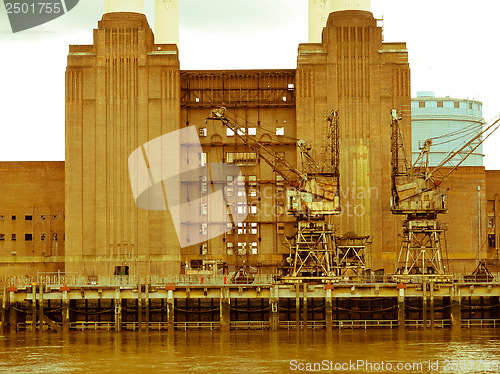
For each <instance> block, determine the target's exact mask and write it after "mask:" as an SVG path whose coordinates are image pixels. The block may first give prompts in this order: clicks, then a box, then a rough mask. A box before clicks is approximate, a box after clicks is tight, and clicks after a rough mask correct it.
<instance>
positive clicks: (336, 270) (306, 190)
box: [207, 107, 345, 282]
mask: <svg viewBox="0 0 500 374" xmlns="http://www.w3.org/2000/svg"><path fill="white" fill-rule="evenodd" d="M207 119H209V120H219V121H221V122H222V123H223V124H224V125H225V126H226V127H227V128H229V129H231V130H232V132H233V133H234V135H235V136H237V137H238V138H239V139H240V140H241V141H242V142H243V143H244V144H245V145H247V146H248V147H249V148H250V149H251V150H252V151H253V152H255V153H256V154H257V155H258V156H259V157H260V158H261V159H262V160H264V161H265V162H266V163H267V164H268V165H269V166H271V168H272V169H273V171H275V172H276V173H278V174H279V175H280V176H281V177H282V179H283V182H284V184H286V185H287V186H288V188H287V191H286V210H287V213H288V214H291V215H293V216H294V217H295V218H296V220H297V221H296V225H297V230H296V232H295V234H294V235H293V236H290V237H287V238H286V240H287V243H288V246H289V248H290V253H289V256H288V257H287V258H286V260H285V262H286V265H285V266H284V267H283V269H282V270H283V276H282V280H284V281H292V282H295V281H298V282H301V281H305V280H318V279H319V280H323V281H324V280H325V279H333V278H334V277H336V276H339V275H341V269H340V268H341V267H342V264H341V263H340V262H341V259H342V257H345V256H344V254H343V253H339V252H338V249H337V246H336V245H335V237H334V230H333V226H332V225H331V224H329V223H328V222H327V220H326V217H328V216H334V215H338V214H340V212H341V207H340V200H339V195H340V192H339V191H340V184H339V183H340V173H339V137H338V134H339V121H338V119H339V115H338V113H337V112H336V111H332V112H331V113H330V114H329V115H328V117H327V121H328V134H327V139H328V144H327V154H328V157H327V160H326V162H325V164H324V165H322V166H320V165H319V164H318V163H317V162H316V161H315V160H314V159H313V158H312V157H311V155H310V154H309V151H310V148H309V147H308V146H307V144H306V143H305V142H304V141H302V140H299V141H298V142H297V146H298V148H299V150H300V154H301V159H302V168H303V169H305V170H302V171H299V170H298V169H297V168H296V167H295V166H293V165H292V164H290V163H289V162H288V161H287V160H286V159H285V158H284V157H280V156H279V155H278V154H276V153H275V152H274V151H273V150H272V148H270V147H269V146H268V145H267V144H265V143H264V142H261V141H259V140H257V139H256V138H255V137H250V136H245V135H244V133H243V132H242V131H241V129H240V128H239V126H237V125H236V124H235V123H234V122H233V121H231V120H230V119H229V118H228V117H227V116H226V109H225V108H223V107H222V108H217V109H213V110H212V112H211V116H210V117H209V118H207Z"/></svg>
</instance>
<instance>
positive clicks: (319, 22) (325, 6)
mask: <svg viewBox="0 0 500 374" xmlns="http://www.w3.org/2000/svg"><path fill="white" fill-rule="evenodd" d="M341 10H366V11H368V12H369V11H370V0H309V43H321V32H322V31H323V27H325V26H326V21H328V15H329V14H330V13H332V12H338V11H341Z"/></svg>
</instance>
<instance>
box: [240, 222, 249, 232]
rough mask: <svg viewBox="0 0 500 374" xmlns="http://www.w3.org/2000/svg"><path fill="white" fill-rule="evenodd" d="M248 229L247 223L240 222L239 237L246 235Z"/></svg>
mask: <svg viewBox="0 0 500 374" xmlns="http://www.w3.org/2000/svg"><path fill="white" fill-rule="evenodd" d="M246 227H247V224H246V223H241V222H239V223H238V234H239V235H242V234H246V233H247V229H246Z"/></svg>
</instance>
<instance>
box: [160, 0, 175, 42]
mask: <svg viewBox="0 0 500 374" xmlns="http://www.w3.org/2000/svg"><path fill="white" fill-rule="evenodd" d="M155 43H156V44H177V46H179V0H156V3H155Z"/></svg>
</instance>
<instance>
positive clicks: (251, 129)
mask: <svg viewBox="0 0 500 374" xmlns="http://www.w3.org/2000/svg"><path fill="white" fill-rule="evenodd" d="M248 135H252V136H254V135H257V128H256V127H249V128H248Z"/></svg>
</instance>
